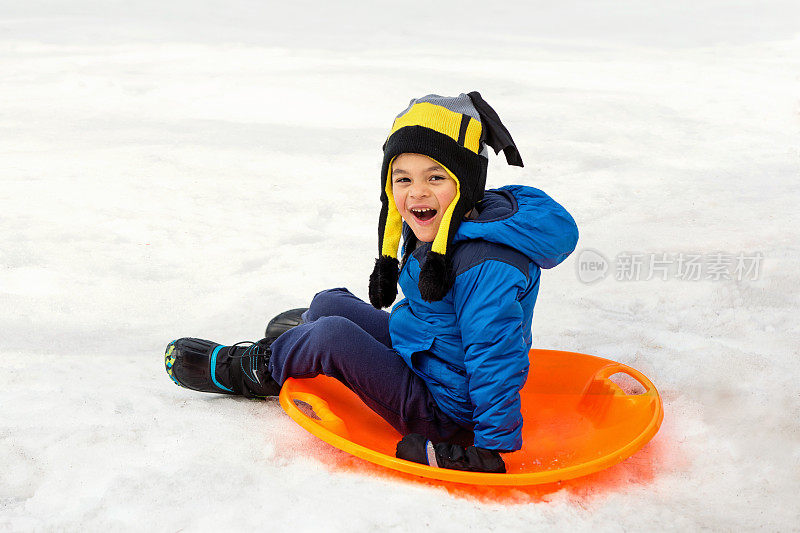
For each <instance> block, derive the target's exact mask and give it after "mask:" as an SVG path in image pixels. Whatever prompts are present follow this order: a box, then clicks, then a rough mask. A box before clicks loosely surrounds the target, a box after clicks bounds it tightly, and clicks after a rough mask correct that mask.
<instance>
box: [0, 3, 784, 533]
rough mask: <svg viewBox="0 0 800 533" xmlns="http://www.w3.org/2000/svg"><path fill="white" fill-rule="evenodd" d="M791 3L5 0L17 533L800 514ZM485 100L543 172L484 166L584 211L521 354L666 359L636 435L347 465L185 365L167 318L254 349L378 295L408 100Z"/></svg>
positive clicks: (179, 331) (1, 194)
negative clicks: (504, 478)
mask: <svg viewBox="0 0 800 533" xmlns="http://www.w3.org/2000/svg"><path fill="white" fill-rule="evenodd" d="M799 15H800V9H798V7H797V4H796V3H795V2H790V1H779V0H771V1H766V2H756V1H741V2H735V3H731V2H724V1H722V0H701V1H689V0H677V1H674V2H650V3H642V2H633V1H617V2H610V1H599V2H588V1H585V2H581V1H568V2H541V1H534V2H503V3H494V4H491V3H478V2H473V1H463V2H436V3H430V2H426V3H414V2H412V3H401V4H398V3H395V4H390V5H386V6H381V7H378V6H377V5H376V4H375V3H373V2H366V1H349V2H347V3H325V2H319V1H317V0H305V1H301V2H295V3H293V4H290V3H281V4H280V5H269V4H265V3H261V2H249V1H247V0H226V1H225V2H222V1H208V2H204V3H202V4H200V3H196V2H187V1H174V2H170V3H167V4H164V3H162V2H155V1H153V0H142V1H139V2H135V3H133V4H131V5H126V4H123V3H119V2H98V1H92V0H73V1H70V2H52V1H51V2H45V1H35V2H34V1H31V2H24V3H14V5H13V6H12V3H10V2H5V3H3V4H0V71H2V73H3V74H2V77H0V102H2V105H0V154H2V157H0V206H2V208H1V209H0V242H2V243H3V244H2V247H0V267H2V268H0V302H1V303H2V305H0V331H2V343H0V365H1V366H0V405H2V417H0V463H2V464H3V465H4V469H3V474H2V476H0V529H3V530H11V531H28V530H87V529H88V530H102V529H112V530H142V529H144V530H155V531H175V530H187V531H191V530H200V531H205V530H215V529H223V530H225V529H234V530H244V529H256V528H258V529H266V530H275V531H317V530H330V531H371V530H374V529H381V530H384V529H385V530H392V531H414V530H418V529H419V528H420V527H421V526H425V527H426V528H428V529H430V530H431V531H464V530H474V531H485V530H498V531H529V530H536V529H545V528H547V529H566V528H569V529H570V530H578V531H589V530H592V531H611V530H618V529H620V528H621V529H624V530H633V529H643V528H653V529H656V530H687V529H688V530H699V529H710V530H723V531H729V530H737V531H738V530H756V529H765V530H772V531H790V530H795V531H796V530H798V529H797V523H800V506H798V504H797V492H798V490H800V452H798V450H800V431H799V429H800V428H799V425H800V423H799V422H798V420H800V390H798V385H797V383H798V380H799V379H800V370H798V365H797V361H798V355H800V354H799V353H798V346H800V328H798V325H797V314H798V311H800V296H798V291H797V286H798V284H800V274H798V272H800V235H798V232H799V228H800V224H799V223H798V222H799V221H798V216H797V211H796V206H797V205H798V202H800V194H799V192H800V191H798V177H800V173H799V172H798V170H800V162H799V161H798V146H799V145H798V140H800V136H799V135H798V112H799V111H800V108H799V107H798V94H799V93H798V88H800V87H799V86H800V83H798V82H799V81H800V70H798V67H800V59H798V58H800V29H798V26H797V21H798V16H799ZM475 89H477V90H480V91H481V92H482V94H483V95H484V97H485V98H486V99H487V101H489V102H490V103H491V104H492V105H493V106H494V107H495V109H497V110H498V112H499V114H500V116H501V117H502V118H503V119H504V121H505V122H506V124H507V126H508V128H509V130H510V131H511V133H512V135H513V136H514V138H515V139H516V140H517V142H518V144H519V147H520V151H521V153H522V156H523V159H524V160H525V162H526V166H525V168H524V169H518V168H511V167H508V166H506V165H505V164H504V163H502V161H501V159H500V158H494V159H493V160H492V162H491V164H490V170H489V184H490V185H491V186H499V185H503V184H506V183H524V184H528V185H533V186H536V187H539V188H541V189H543V190H545V191H547V192H548V193H549V194H551V195H552V196H553V197H554V198H556V199H557V200H558V201H560V202H561V203H562V204H564V205H565V206H566V207H567V208H568V209H569V210H570V212H571V213H572V214H573V215H574V216H575V218H576V220H577V222H578V225H579V227H580V230H581V241H580V242H579V244H578V251H577V252H576V253H575V254H573V256H572V257H571V258H570V259H568V260H567V261H566V262H565V263H564V264H563V265H562V266H560V267H558V268H556V269H554V270H552V271H547V272H545V274H544V276H543V281H542V290H541V294H540V298H539V303H538V305H537V309H536V316H535V319H534V345H535V346H537V347H541V348H555V349H562V350H570V351H578V352H584V353H591V354H596V355H600V356H603V357H607V358H610V359H614V360H618V361H621V362H623V363H626V364H629V365H631V366H633V367H635V368H637V369H639V370H641V371H642V372H644V373H645V374H646V375H647V376H648V377H650V379H651V380H652V381H653V382H654V383H655V384H656V385H657V386H658V388H659V391H660V392H661V395H662V397H663V400H664V404H665V411H666V415H665V418H664V423H663V426H662V428H661V430H660V432H659V433H658V434H657V435H656V437H655V438H654V439H653V441H652V442H651V443H650V444H649V445H648V446H646V447H645V448H644V449H643V450H642V451H641V452H640V453H639V454H637V455H635V456H633V457H631V458H630V459H629V460H628V461H625V462H624V463H622V464H620V465H617V466H615V467H613V468H611V469H609V470H607V471H605V472H601V473H598V474H595V475H592V476H589V477H587V478H585V479H580V480H575V481H568V482H564V483H561V484H557V485H548V486H544V487H533V488H529V489H491V490H484V491H480V490H478V491H475V492H477V493H475V492H471V491H468V490H465V489H456V488H453V487H447V486H442V485H440V484H436V483H433V482H429V481H424V480H418V479H416V478H410V477H403V476H399V475H395V474H392V473H391V472H387V471H385V470H382V469H380V468H378V467H375V466H372V465H369V464H366V463H363V462H362V461H360V460H357V459H354V458H351V457H349V456H347V455H346V454H344V453H342V452H339V451H338V450H334V449H332V448H331V447H329V446H328V445H326V444H324V443H322V442H320V441H318V440H316V439H315V438H314V437H312V436H310V435H308V434H306V433H305V432H304V431H303V430H302V429H301V428H299V427H298V426H297V425H295V424H294V422H292V421H291V420H290V419H289V418H288V417H287V416H286V415H285V414H283V412H282V410H281V409H280V407H279V405H278V403H277V402H276V401H267V402H253V401H248V400H245V399H233V398H229V397H220V396H215V395H207V394H201V393H193V392H191V391H188V390H185V389H181V388H178V387H176V386H175V385H174V384H172V382H171V381H170V380H169V379H168V377H167V376H166V374H165V372H164V368H163V356H162V354H163V349H164V346H165V345H166V344H167V342H169V341H170V340H172V339H174V338H176V337H180V336H201V337H205V338H210V339H214V340H217V341H220V342H236V341H239V340H244V339H253V340H256V339H257V338H259V337H260V334H261V332H262V331H263V327H264V324H265V323H266V321H267V320H268V319H269V318H270V317H271V316H273V315H274V314H276V313H278V312H280V311H282V310H284V309H288V308H292V307H298V306H303V305H304V304H306V303H307V302H308V301H309V299H310V298H311V296H313V294H314V293H315V292H317V291H319V290H322V289H324V288H329V287H336V286H346V287H349V288H350V289H351V290H353V291H354V292H355V293H356V294H357V295H359V296H361V297H366V281H367V278H368V276H369V272H370V270H371V265H372V262H373V259H374V255H375V253H376V250H375V241H376V233H375V232H376V223H377V211H378V203H377V199H378V193H379V189H378V183H379V182H378V179H379V176H378V173H379V167H380V158H381V151H380V147H381V145H382V143H383V140H384V136H385V135H386V133H387V132H388V129H389V127H390V124H391V120H392V118H393V117H394V115H395V114H396V113H397V112H399V111H400V110H402V108H403V107H405V105H406V104H407V102H408V100H409V99H410V98H411V97H414V96H421V95H424V94H428V93H438V94H445V95H455V94H458V93H460V92H466V91H470V90H475ZM584 249H592V250H595V251H597V252H598V253H600V254H602V255H603V256H604V257H605V258H607V259H608V261H609V262H612V261H615V260H619V257H620V254H626V253H628V254H630V253H640V254H644V256H645V258H648V257H650V254H657V255H660V254H662V253H667V254H676V255H677V254H680V253H683V254H692V253H695V254H702V255H703V256H704V257H706V258H708V257H710V254H713V253H715V252H720V251H721V252H726V253H730V254H733V255H734V256H735V255H737V254H740V253H741V254H744V255H745V256H747V257H755V254H758V253H760V254H761V256H762V257H763V260H762V261H761V262H760V265H759V268H758V272H757V275H756V276H755V279H751V277H752V276H745V277H744V278H743V279H736V276H732V278H733V279H720V280H713V279H708V280H706V279H703V280H698V281H690V280H685V279H679V278H677V276H676V275H674V274H670V275H669V277H668V279H667V280H666V281H664V280H661V279H659V276H654V278H653V279H650V280H646V279H644V278H645V277H646V276H643V277H642V279H640V280H638V281H636V280H631V281H624V280H618V279H616V276H615V272H614V270H613V268H612V269H611V270H609V274H608V276H607V277H606V278H605V279H603V280H599V281H597V282H595V283H591V284H586V283H582V282H581V281H580V279H579V275H578V273H579V270H578V268H579V264H578V257H579V252H580V251H581V250H584ZM669 257H673V255H671V256H669ZM618 264H619V263H618V262H615V263H614V265H618ZM612 266H613V265H612ZM674 266H675V265H673V267H674Z"/></svg>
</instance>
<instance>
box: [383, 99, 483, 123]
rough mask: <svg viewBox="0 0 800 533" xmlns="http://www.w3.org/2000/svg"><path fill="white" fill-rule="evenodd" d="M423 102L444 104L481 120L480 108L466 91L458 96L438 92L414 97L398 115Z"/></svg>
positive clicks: (443, 105) (457, 111)
mask: <svg viewBox="0 0 800 533" xmlns="http://www.w3.org/2000/svg"><path fill="white" fill-rule="evenodd" d="M422 102H429V103H431V104H434V105H438V106H442V107H444V108H446V109H449V110H450V111H455V112H456V113H461V114H462V115H469V116H470V117H472V118H474V119H475V120H477V121H478V122H480V121H481V116H480V114H478V110H477V109H475V106H474V105H472V100H471V99H470V97H469V96H467V95H466V94H464V93H461V94H459V95H458V96H439V95H438V94H429V95H427V96H423V97H421V98H412V99H411V102H409V104H408V107H407V108H405V109H404V110H403V112H402V113H400V114H399V115H397V117H398V118H399V117H402V116H403V115H405V114H406V113H407V112H408V110H409V109H411V106H413V105H414V104H419V103H422Z"/></svg>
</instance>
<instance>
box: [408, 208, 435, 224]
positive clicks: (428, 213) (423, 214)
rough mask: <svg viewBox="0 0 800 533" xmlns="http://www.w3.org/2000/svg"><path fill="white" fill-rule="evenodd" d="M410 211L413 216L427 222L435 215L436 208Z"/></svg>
mask: <svg viewBox="0 0 800 533" xmlns="http://www.w3.org/2000/svg"><path fill="white" fill-rule="evenodd" d="M410 211H411V214H412V215H414V218H416V219H417V220H419V221H421V222H427V221H428V220H430V219H432V218H433V217H435V216H436V209H411V210H410Z"/></svg>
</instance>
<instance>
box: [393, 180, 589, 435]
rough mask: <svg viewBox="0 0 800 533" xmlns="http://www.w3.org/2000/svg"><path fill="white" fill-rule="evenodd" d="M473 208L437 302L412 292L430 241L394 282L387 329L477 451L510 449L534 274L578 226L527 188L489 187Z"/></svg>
mask: <svg viewBox="0 0 800 533" xmlns="http://www.w3.org/2000/svg"><path fill="white" fill-rule="evenodd" d="M477 211H478V215H477V218H475V219H472V220H464V221H462V222H461V224H460V226H459V228H458V231H457V233H456V234H455V237H454V239H453V245H454V250H453V270H454V274H455V276H456V277H455V282H454V284H453V287H452V288H451V289H450V291H449V292H448V293H447V295H446V296H445V297H444V299H443V300H441V301H438V302H426V301H425V300H423V299H422V297H421V296H420V292H419V287H418V286H417V284H418V282H419V273H420V263H421V262H424V258H425V256H426V254H427V252H428V250H429V249H430V246H431V243H422V246H420V247H418V248H417V249H416V250H414V252H412V253H411V255H410V256H409V257H408V259H407V260H406V262H405V264H404V265H403V268H402V270H401V272H400V281H399V283H400V287H401V288H402V290H403V294H404V296H405V297H404V298H403V299H402V300H400V301H399V302H398V303H396V304H395V305H394V307H393V308H392V314H391V318H390V322H389V331H390V334H391V337H392V346H393V347H394V349H395V350H397V352H398V353H399V354H400V356H401V357H402V358H403V359H404V360H405V362H406V364H408V366H409V367H411V369H412V370H413V371H414V372H415V373H416V374H417V375H418V376H420V377H421V378H422V379H424V380H425V382H426V383H427V384H428V388H429V389H430V391H431V393H432V395H433V397H434V398H435V399H436V402H437V403H438V405H439V407H440V408H441V409H442V410H443V411H445V412H446V413H447V414H448V415H450V417H451V418H453V420H455V421H457V422H458V423H459V424H461V425H463V426H464V427H468V428H471V429H472V430H473V431H474V433H475V446H479V447H482V448H489V449H494V450H504V451H512V450H518V449H520V447H521V446H522V415H521V413H520V396H519V391H520V389H522V386H523V385H524V384H525V380H526V378H527V375H528V350H530V347H531V321H532V320H533V306H534V305H535V303H536V296H537V294H538V292H539V274H540V268H552V267H554V266H556V265H557V264H559V263H560V262H561V261H563V260H564V259H565V258H566V257H567V256H568V255H569V254H570V253H571V252H572V251H573V250H574V249H575V245H576V244H577V241H578V228H577V226H576V225H575V221H574V220H573V218H572V217H571V216H570V214H569V213H567V211H566V210H565V209H564V208H563V207H561V205H559V204H558V203H556V202H555V201H554V200H553V199H552V198H550V197H549V196H547V195H546V194H545V193H543V192H542V191H540V190H539V189H534V188H532V187H524V186H519V185H511V186H507V187H502V188H501V189H496V190H491V191H486V194H485V196H484V199H483V201H482V202H480V203H479V204H478V206H477ZM403 229H404V232H406V234H407V232H409V231H410V230H409V228H408V227H407V226H405V225H404V228H403ZM406 242H408V240H406Z"/></svg>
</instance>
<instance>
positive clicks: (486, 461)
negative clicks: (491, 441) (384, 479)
mask: <svg viewBox="0 0 800 533" xmlns="http://www.w3.org/2000/svg"><path fill="white" fill-rule="evenodd" d="M395 455H396V456H397V457H398V458H399V459H405V460H407V461H414V462H415V463H420V464H423V465H429V466H435V467H438V468H450V469H452V470H465V471H467V472H491V473H496V474H505V472H506V464H505V462H503V458H502V457H500V454H499V453H498V452H497V451H496V450H487V449H486V448H476V447H475V446H469V447H467V448H464V447H463V446H459V445H458V444H449V443H446V442H441V443H439V444H432V443H431V442H430V441H429V440H427V439H426V438H425V437H423V436H422V435H419V434H417V433H411V434H410V435H406V436H405V437H403V439H402V440H401V441H400V442H398V443H397V452H396V453H395Z"/></svg>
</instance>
